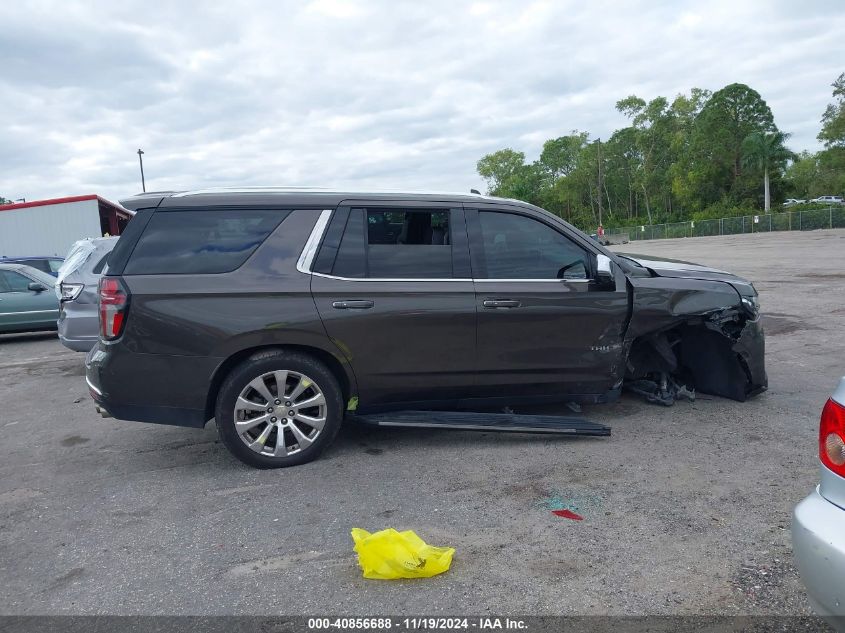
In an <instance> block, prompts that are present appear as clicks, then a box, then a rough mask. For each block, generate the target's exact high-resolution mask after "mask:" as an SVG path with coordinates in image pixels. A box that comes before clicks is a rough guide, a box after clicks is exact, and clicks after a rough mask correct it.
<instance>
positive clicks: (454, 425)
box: [349, 411, 610, 435]
mask: <svg viewBox="0 0 845 633" xmlns="http://www.w3.org/2000/svg"><path fill="white" fill-rule="evenodd" d="M349 417H351V418H352V419H353V420H355V421H356V422H362V423H364V424H370V425H372V426H385V427H405V428H413V429H450V430H455V431H496V432H501V433H555V434H562V435H610V427H609V426H605V425H603V424H596V423H595V422H590V421H589V420H585V419H584V418H575V417H568V416H557V415H517V414H515V413H474V412H469V411H394V412H391V413H372V414H369V415H350V416H349Z"/></svg>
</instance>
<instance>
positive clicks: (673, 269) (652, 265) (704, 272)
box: [617, 253, 757, 296]
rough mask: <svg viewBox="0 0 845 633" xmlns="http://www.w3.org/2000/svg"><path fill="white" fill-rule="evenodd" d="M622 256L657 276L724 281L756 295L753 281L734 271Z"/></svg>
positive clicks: (663, 258)
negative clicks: (739, 275) (735, 273)
mask: <svg viewBox="0 0 845 633" xmlns="http://www.w3.org/2000/svg"><path fill="white" fill-rule="evenodd" d="M617 255H619V256H620V257H627V258H628V259H631V260H633V261H635V262H636V263H638V264H639V265H640V266H643V267H644V268H648V270H649V271H651V273H652V274H653V275H655V276H657V277H673V278H677V279H702V280H706V281H724V282H727V283H729V284H731V285H732V286H733V287H734V288H736V290H737V292H739V294H740V295H743V296H754V295H756V294H757V293H756V291H755V290H754V286H752V285H751V282H750V281H748V280H747V279H743V278H742V277H738V276H737V275H734V274H733V273H729V272H727V271H724V270H719V269H718V268H710V267H709V266H702V265H701V264H694V263H692V262H685V261H682V260H680V259H668V258H665V257H654V256H651V255H648V256H647V255H634V254H632V253H617Z"/></svg>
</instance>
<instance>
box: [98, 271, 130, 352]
mask: <svg viewBox="0 0 845 633" xmlns="http://www.w3.org/2000/svg"><path fill="white" fill-rule="evenodd" d="M99 298H100V301H99V304H100V335H101V336H102V337H103V339H105V340H107V341H111V340H113V339H116V338H117V337H118V336H120V334H121V332H123V326H124V325H125V323H126V312H127V310H128V309H129V293H128V292H127V290H126V287H125V286H124V285H123V282H122V281H121V280H120V278H119V277H101V278H100V286H99Z"/></svg>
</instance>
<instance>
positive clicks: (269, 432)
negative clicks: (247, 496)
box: [214, 350, 343, 468]
mask: <svg viewBox="0 0 845 633" xmlns="http://www.w3.org/2000/svg"><path fill="white" fill-rule="evenodd" d="M214 417H215V422H216V423H217V430H218V433H219V434H220V439H221V440H222V441H223V444H225V445H226V448H228V449H229V451H230V452H231V453H232V454H233V455H234V456H235V457H237V458H238V459H239V460H241V461H242V462H244V463H245V464H248V465H250V466H254V467H255V468H284V467H287V466H297V465H299V464H305V463H306V462H310V461H311V460H313V459H316V458H317V457H319V455H320V453H322V452H323V450H324V449H325V448H326V447H327V446H328V445H329V444H331V443H332V441H333V440H334V438H335V436H336V435H337V432H338V430H339V429H340V424H341V421H342V419H343V395H342V393H341V390H340V386H339V385H338V381H337V379H336V378H335V377H334V375H333V374H332V372H331V371H330V370H329V369H328V368H327V367H326V366H325V365H324V364H323V363H321V362H320V361H318V360H316V359H315V358H312V357H311V356H308V355H307V354H302V353H299V352H288V351H284V350H268V351H265V352H259V353H257V354H255V355H253V356H251V357H250V358H249V359H247V360H246V361H244V362H243V363H241V364H240V365H238V366H237V367H236V368H235V369H234V370H232V372H231V373H230V374H229V375H228V376H227V377H226V379H225V380H224V381H223V384H222V385H221V387H220V391H219V392H218V394H217V404H216V407H215V416H214Z"/></svg>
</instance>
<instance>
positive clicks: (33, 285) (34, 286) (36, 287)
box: [27, 281, 47, 292]
mask: <svg viewBox="0 0 845 633" xmlns="http://www.w3.org/2000/svg"><path fill="white" fill-rule="evenodd" d="M27 290H31V291H32V292H44V291H45V290H47V288H46V286H45V285H44V284H40V283H38V282H37V281H31V282H29V285H28V286H27Z"/></svg>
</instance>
